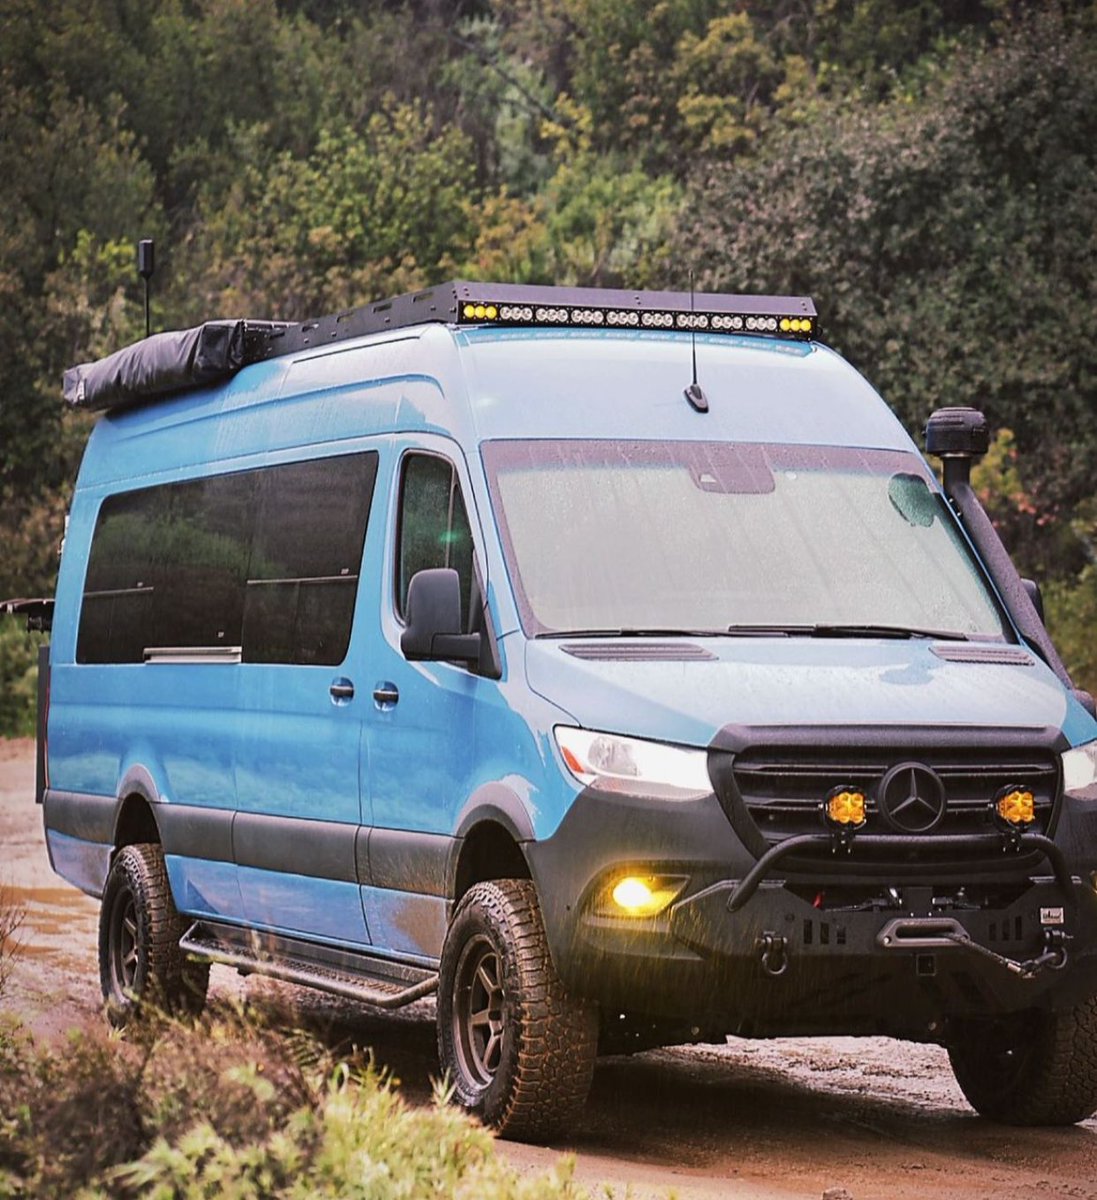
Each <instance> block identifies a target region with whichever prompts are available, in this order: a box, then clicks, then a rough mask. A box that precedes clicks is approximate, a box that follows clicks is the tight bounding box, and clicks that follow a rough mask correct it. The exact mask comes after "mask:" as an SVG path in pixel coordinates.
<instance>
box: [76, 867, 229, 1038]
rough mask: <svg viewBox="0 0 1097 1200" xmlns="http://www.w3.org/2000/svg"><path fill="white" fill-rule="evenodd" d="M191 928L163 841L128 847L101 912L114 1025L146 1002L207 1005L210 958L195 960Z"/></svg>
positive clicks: (103, 964) (193, 1008) (173, 1007)
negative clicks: (186, 945) (175, 892)
mask: <svg viewBox="0 0 1097 1200" xmlns="http://www.w3.org/2000/svg"><path fill="white" fill-rule="evenodd" d="M185 929H186V922H185V920H184V919H183V918H182V917H181V916H180V915H179V913H178V912H177V911H176V908H175V903H174V901H173V900H172V897H171V888H170V887H169V885H168V875H167V871H166V869H165V867H164V855H163V852H162V851H161V849H160V847H159V846H157V845H155V844H152V843H142V844H140V845H134V846H125V847H123V848H122V849H121V850H120V851H119V852H118V855H117V857H116V858H115V860H114V863H113V865H112V867H111V870H110V875H109V876H108V877H107V886H106V889H105V890H104V892H103V904H102V908H101V910H100V914H99V982H100V985H101V987H102V989H103V998H104V1000H105V1001H106V1006H107V1018H108V1020H109V1021H110V1023H111V1024H112V1025H115V1026H119V1027H121V1026H123V1025H125V1024H126V1023H127V1022H128V1021H129V1020H130V1019H131V1018H132V1017H133V1016H134V1015H135V1014H136V1012H137V1011H138V1010H139V1008H140V1007H141V1006H142V1005H145V1004H151V1005H152V1006H154V1007H158V1008H161V1009H163V1010H164V1011H166V1012H174V1013H197V1012H200V1011H201V1009H202V1005H203V1004H204V1003H205V999H206V988H207V987H208V985H209V964H208V963H198V962H193V961H191V960H189V959H188V958H187V957H186V955H185V954H183V952H182V951H181V950H180V949H179V939H180V938H181V937H182V936H183V933H184V932H185Z"/></svg>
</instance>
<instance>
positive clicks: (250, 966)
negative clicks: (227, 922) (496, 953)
mask: <svg viewBox="0 0 1097 1200" xmlns="http://www.w3.org/2000/svg"><path fill="white" fill-rule="evenodd" d="M179 948H180V949H181V950H182V951H183V953H184V954H189V955H192V956H193V957H194V958H198V959H202V960H204V961H205V962H211V963H222V964H223V965H225V966H228V967H235V968H236V969H237V970H238V971H240V972H242V973H243V974H253V975H265V976H268V977H269V978H271V979H280V980H282V982H284V983H299V984H302V985H304V986H305V987H311V988H316V989H317V990H318V991H322V992H329V993H331V994H332V995H333V996H342V997H343V998H344V999H347V1000H354V1001H357V1002H358V1003H359V1004H369V1005H372V1006H373V1007H374V1008H382V1009H394V1008H403V1007H404V1006H405V1005H407V1004H412V1003H413V1002H414V1001H416V1000H421V999H422V998H423V997H424V996H429V995H430V994H431V993H432V992H435V991H437V989H438V976H437V974H435V975H429V976H427V978H425V979H422V980H420V981H419V982H418V983H415V984H412V986H411V987H407V986H404V985H403V984H402V983H396V982H393V981H392V980H389V979H384V978H379V977H377V976H372V975H368V974H366V973H365V972H364V971H363V972H362V973H361V974H359V973H358V972H357V971H340V970H334V969H332V968H331V967H327V966H324V965H323V964H321V963H311V962H306V961H304V960H302V959H299V958H294V957H285V958H271V957H264V956H263V955H261V954H259V953H257V952H256V951H255V950H253V949H252V948H250V947H245V946H242V945H226V944H225V943H224V942H222V941H220V940H219V939H218V938H217V937H216V935H214V934H212V933H211V932H209V931H208V930H204V929H203V928H202V927H201V924H200V923H199V922H196V923H195V924H194V925H192V926H191V927H190V929H189V930H187V932H186V933H185V934H184V935H183V937H182V938H180V939H179Z"/></svg>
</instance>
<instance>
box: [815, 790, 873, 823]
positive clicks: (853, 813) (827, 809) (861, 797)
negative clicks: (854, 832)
mask: <svg viewBox="0 0 1097 1200" xmlns="http://www.w3.org/2000/svg"><path fill="white" fill-rule="evenodd" d="M823 813H824V815H825V816H826V819H827V821H828V822H829V823H830V824H831V825H843V826H845V827H846V828H847V829H851V828H852V829H855V828H857V827H858V826H860V825H863V824H864V823H865V793H864V792H858V791H855V790H854V789H852V788H835V789H834V791H832V792H831V793H830V795H829V796H828V797H827V798H826V800H825V801H824V803H823Z"/></svg>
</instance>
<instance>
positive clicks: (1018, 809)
mask: <svg viewBox="0 0 1097 1200" xmlns="http://www.w3.org/2000/svg"><path fill="white" fill-rule="evenodd" d="M994 810H995V812H996V813H997V814H998V816H999V817H1001V818H1002V820H1003V821H1005V823H1006V824H1007V825H1031V824H1032V822H1033V821H1035V820H1036V800H1035V797H1034V796H1033V795H1032V793H1031V792H1030V791H1027V790H1026V789H1024V788H1009V789H1007V790H1006V791H1004V792H1002V793H1000V794H999V796H998V798H997V800H995V802H994Z"/></svg>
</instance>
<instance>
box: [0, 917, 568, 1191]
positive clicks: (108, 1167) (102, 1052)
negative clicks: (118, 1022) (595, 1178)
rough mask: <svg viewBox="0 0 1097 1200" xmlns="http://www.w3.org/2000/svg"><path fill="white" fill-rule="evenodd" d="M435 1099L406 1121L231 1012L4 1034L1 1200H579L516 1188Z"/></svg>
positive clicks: (388, 1092)
mask: <svg viewBox="0 0 1097 1200" xmlns="http://www.w3.org/2000/svg"><path fill="white" fill-rule="evenodd" d="M0 928H2V926H0ZM445 1098H446V1097H445V1090H444V1088H442V1087H441V1086H439V1088H438V1089H437V1095H436V1099H437V1101H438V1103H436V1104H435V1105H434V1106H433V1107H430V1108H427V1107H421V1108H411V1107H409V1106H408V1105H407V1104H405V1102H404V1101H403V1100H402V1099H401V1098H400V1097H399V1096H398V1095H397V1093H396V1092H395V1090H394V1089H393V1088H392V1086H391V1084H390V1082H389V1081H388V1080H387V1079H386V1078H385V1077H384V1076H382V1075H381V1074H380V1073H379V1072H377V1071H376V1070H374V1069H372V1068H371V1067H370V1065H369V1064H368V1062H366V1061H364V1060H363V1059H362V1057H361V1056H360V1055H357V1054H352V1055H351V1056H350V1057H349V1059H342V1060H340V1059H337V1058H336V1057H334V1056H333V1055H331V1054H330V1053H329V1052H328V1051H327V1050H325V1049H324V1047H323V1046H322V1045H321V1044H319V1043H318V1042H316V1041H315V1040H314V1039H313V1038H312V1037H310V1036H309V1035H306V1034H303V1033H281V1032H277V1031H274V1030H271V1029H269V1028H266V1027H264V1026H263V1025H261V1024H259V1023H257V1022H256V1020H255V1018H254V1017H251V1016H249V1015H246V1014H241V1013H235V1012H233V1011H231V1010H226V1011H225V1012H223V1013H222V1014H221V1015H220V1016H218V1017H212V1018H207V1019H206V1020H204V1021H202V1022H201V1023H200V1024H198V1025H197V1026H193V1027H188V1026H185V1025H180V1024H170V1023H156V1022H154V1023H152V1024H150V1025H149V1026H148V1027H146V1028H144V1029H142V1030H139V1031H138V1032H137V1034H136V1036H133V1035H130V1036H128V1037H127V1040H126V1041H125V1042H123V1041H120V1040H118V1039H114V1040H113V1041H108V1040H107V1038H106V1036H105V1035H99V1034H89V1035H84V1036H81V1035H76V1034H74V1035H73V1037H72V1039H71V1040H70V1042H69V1043H68V1045H66V1047H65V1048H64V1050H63V1051H61V1052H50V1051H48V1050H43V1049H40V1048H36V1047H35V1046H34V1045H33V1044H32V1043H31V1042H30V1041H29V1039H27V1037H26V1036H25V1035H24V1034H23V1033H22V1032H21V1031H20V1030H19V1029H18V1028H15V1027H12V1026H10V1025H8V1024H3V1023H0V1200H9V1198H10V1200H17V1198H20V1197H29V1196H34V1197H40V1198H41V1200H107V1198H108V1197H109V1198H111V1200H139V1198H140V1197H147V1198H149V1200H160V1198H164V1197H172V1198H173V1200H208V1198H210V1197H218V1200H255V1198H257V1197H263V1198H265V1200H306V1198H307V1200H312V1198H313V1197H316V1198H322V1197H331V1198H333V1200H334V1198H336V1197H338V1198H340V1200H381V1198H387V1197H416V1196H446V1197H454V1198H457V1200H589V1193H588V1192H587V1190H586V1189H585V1188H582V1187H580V1186H579V1185H578V1184H577V1183H576V1182H575V1180H574V1178H573V1176H572V1169H573V1162H572V1161H571V1160H568V1159H561V1160H560V1162H559V1163H558V1164H557V1165H556V1166H555V1167H554V1168H552V1169H551V1170H548V1171H546V1172H544V1173H541V1174H537V1175H532V1174H530V1175H526V1176H520V1175H519V1174H518V1172H517V1171H516V1170H515V1168H513V1167H510V1166H508V1165H507V1163H506V1162H504V1160H503V1159H502V1158H501V1157H500V1156H499V1155H497V1153H496V1151H495V1147H494V1144H493V1141H492V1137H491V1135H490V1134H489V1133H488V1132H487V1130H485V1129H482V1128H481V1127H480V1126H478V1125H477V1124H475V1123H474V1122H473V1121H472V1120H470V1119H469V1118H468V1117H467V1116H465V1115H464V1113H462V1112H461V1111H460V1110H459V1109H457V1108H456V1107H454V1106H447V1105H446V1104H445V1103H444V1100H445Z"/></svg>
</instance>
